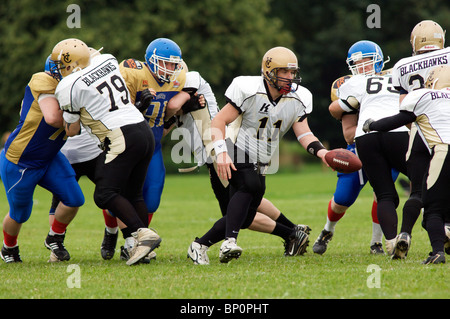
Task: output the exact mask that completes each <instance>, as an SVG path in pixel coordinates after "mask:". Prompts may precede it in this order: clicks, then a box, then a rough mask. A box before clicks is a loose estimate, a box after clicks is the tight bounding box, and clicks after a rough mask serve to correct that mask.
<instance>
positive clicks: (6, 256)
mask: <svg viewBox="0 0 450 319" xmlns="http://www.w3.org/2000/svg"><path fill="white" fill-rule="evenodd" d="M0 256H1V257H2V259H3V261H4V262H5V263H7V264H9V263H21V262H22V259H21V258H20V254H19V246H16V247H13V248H6V247H5V246H3V245H2V250H1V252H0Z"/></svg>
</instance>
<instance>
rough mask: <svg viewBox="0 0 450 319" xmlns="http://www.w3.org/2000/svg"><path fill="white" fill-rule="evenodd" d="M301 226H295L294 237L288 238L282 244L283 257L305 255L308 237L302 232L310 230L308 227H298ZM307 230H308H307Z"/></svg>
mask: <svg viewBox="0 0 450 319" xmlns="http://www.w3.org/2000/svg"><path fill="white" fill-rule="evenodd" d="M299 226H303V225H297V226H295V228H294V229H295V232H294V235H291V236H290V237H289V240H288V241H287V242H285V244H284V255H285V256H300V255H303V254H304V253H306V248H307V247H308V245H309V236H308V234H307V233H306V232H305V231H303V230H302V229H305V230H307V231H309V230H310V228H309V227H308V226H306V228H305V227H299ZM308 229H309V230H308Z"/></svg>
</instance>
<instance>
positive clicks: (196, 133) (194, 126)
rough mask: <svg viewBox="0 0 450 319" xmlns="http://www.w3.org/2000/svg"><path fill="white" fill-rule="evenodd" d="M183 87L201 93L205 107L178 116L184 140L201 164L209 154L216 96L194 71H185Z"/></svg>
mask: <svg viewBox="0 0 450 319" xmlns="http://www.w3.org/2000/svg"><path fill="white" fill-rule="evenodd" d="M184 88H185V89H194V90H196V91H197V94H198V95H203V96H204V97H205V100H206V104H207V107H205V108H203V109H199V110H197V111H194V112H189V113H188V114H183V115H181V116H180V117H179V120H178V127H179V128H181V129H180V130H179V131H180V132H181V135H182V136H183V139H184V141H185V142H186V143H187V144H188V145H189V147H190V148H191V151H192V153H193V154H194V158H195V160H196V161H197V163H198V165H199V166H201V165H203V164H204V163H205V162H206V160H207V158H208V156H210V155H211V150H212V148H213V147H212V139H211V120H212V118H213V117H214V116H216V114H217V113H218V112H219V108H218V106H217V101H216V97H215V96H214V93H213V91H212V90H211V86H210V85H209V83H208V82H206V81H205V80H204V79H203V78H202V77H201V75H200V74H199V73H198V72H196V71H191V72H188V73H186V84H185V85H184Z"/></svg>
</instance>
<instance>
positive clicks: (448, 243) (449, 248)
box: [444, 225, 450, 255]
mask: <svg viewBox="0 0 450 319" xmlns="http://www.w3.org/2000/svg"><path fill="white" fill-rule="evenodd" d="M444 228H445V237H446V240H445V244H444V250H445V253H446V254H447V255H450V225H445V227H444Z"/></svg>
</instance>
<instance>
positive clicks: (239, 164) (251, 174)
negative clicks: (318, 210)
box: [188, 47, 328, 265]
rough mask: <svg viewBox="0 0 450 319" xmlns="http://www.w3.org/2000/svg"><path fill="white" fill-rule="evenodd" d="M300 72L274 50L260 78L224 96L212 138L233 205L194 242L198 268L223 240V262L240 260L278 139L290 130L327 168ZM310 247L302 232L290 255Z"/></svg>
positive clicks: (283, 52) (246, 79) (245, 79)
mask: <svg viewBox="0 0 450 319" xmlns="http://www.w3.org/2000/svg"><path fill="white" fill-rule="evenodd" d="M298 70H299V68H298V63H297V57H296V56H295V54H294V53H293V52H292V51H291V50H289V49H287V48H284V47H275V48H272V49H270V50H269V51H267V52H266V54H265V55H264V57H263V60H262V76H240V77H237V78H235V79H234V80H233V82H232V83H231V85H230V86H229V87H228V89H227V91H226V92H225V95H226V98H227V101H228V103H227V104H226V105H225V106H224V107H223V108H222V110H221V111H220V112H219V113H218V114H217V115H216V116H215V117H214V119H213V121H212V124H211V134H212V139H213V143H214V151H215V156H216V163H217V167H218V168H217V173H218V176H219V177H220V178H221V179H223V180H228V181H229V183H230V201H229V204H228V207H227V213H226V215H225V216H224V217H222V218H221V219H219V220H218V221H217V222H216V223H215V224H214V225H213V227H212V228H211V229H210V230H209V231H208V232H207V233H206V234H205V235H203V236H202V237H201V238H197V239H196V240H195V241H194V242H192V243H191V245H190V247H189V249H188V256H189V258H191V259H192V261H193V262H194V264H201V265H207V264H209V259H208V255H207V250H208V248H209V247H210V246H211V245H213V244H215V243H218V242H219V241H221V240H224V239H225V241H224V242H223V243H222V246H221V247H220V253H219V259H220V262H222V263H227V262H229V261H230V260H232V259H235V258H239V257H240V255H241V254H242V248H241V247H239V246H238V245H237V237H238V234H239V231H240V229H243V228H247V227H248V226H249V225H250V224H251V223H252V221H253V219H254V217H255V214H256V210H257V208H258V206H259V204H260V203H261V199H262V198H263V196H264V192H265V172H266V170H267V168H268V166H269V163H270V161H271V159H272V156H273V155H274V152H275V150H276V146H277V144H278V142H279V139H280V138H281V137H282V136H283V135H284V134H285V133H286V132H287V131H288V130H289V129H290V128H291V127H292V128H293V130H294V132H295V134H296V136H297V138H298V140H299V142H300V144H301V145H302V146H303V147H304V148H305V149H306V150H308V152H310V153H311V154H313V155H315V156H317V157H319V158H321V159H322V161H323V162H324V163H326V162H325V160H324V156H325V154H326V153H327V152H328V151H327V150H326V149H325V148H324V147H323V145H322V144H321V143H320V142H319V141H318V139H317V138H316V137H315V136H314V135H313V133H312V132H311V130H310V129H309V125H308V121H307V116H308V114H310V113H311V111H312V95H311V93H310V92H309V90H307V89H306V88H304V87H302V86H300V84H299V83H300V77H299V76H298ZM239 116H241V117H242V121H241V122H240V123H241V124H240V126H239V127H237V128H236V129H237V133H236V134H235V136H236V138H235V140H234V141H232V140H231V139H229V138H227V139H225V128H226V126H227V125H228V124H230V123H232V122H233V121H234V120H236V119H237V118H238V117H239ZM227 132H228V130H227ZM307 245H308V234H307V233H306V232H305V231H303V230H301V229H298V232H297V235H296V236H295V242H292V243H289V248H288V250H289V251H291V252H292V254H290V255H300V254H303V253H304V252H305V250H306V246H307Z"/></svg>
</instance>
